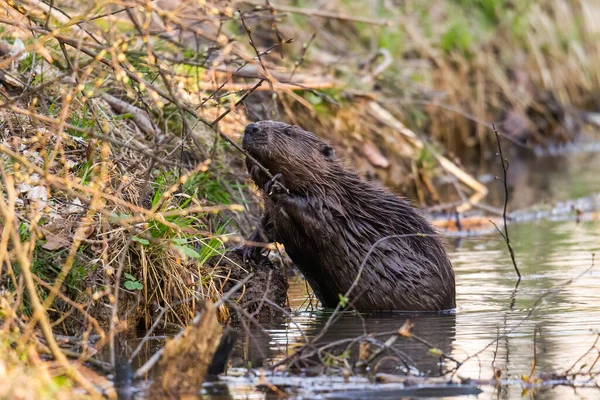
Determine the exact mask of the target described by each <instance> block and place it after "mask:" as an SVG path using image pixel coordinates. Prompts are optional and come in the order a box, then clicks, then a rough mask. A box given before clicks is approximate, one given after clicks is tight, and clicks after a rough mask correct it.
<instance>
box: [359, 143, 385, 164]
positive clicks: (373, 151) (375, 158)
mask: <svg viewBox="0 0 600 400" xmlns="http://www.w3.org/2000/svg"><path fill="white" fill-rule="evenodd" d="M363 154H364V155H365V157H367V160H369V162H370V163H371V164H372V165H373V166H375V167H380V168H388V167H389V166H390V161H389V160H388V159H387V158H385V156H384V155H383V154H381V152H380V151H379V149H377V148H376V147H375V146H373V145H372V144H370V143H365V144H364V145H363Z"/></svg>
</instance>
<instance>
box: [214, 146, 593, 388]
mask: <svg viewBox="0 0 600 400" xmlns="http://www.w3.org/2000/svg"><path fill="white" fill-rule="evenodd" d="M516 165H517V163H513V166H516ZM548 165H553V166H554V169H555V171H554V172H548V171H552V170H549V169H548ZM561 165H562V166H563V167H564V168H563V167H560V166H561ZM515 169H517V167H515ZM599 170H600V157H595V158H592V159H590V158H589V157H588V156H586V155H584V156H581V157H571V158H569V159H566V160H565V159H564V158H560V159H557V160H547V159H545V160H542V161H540V162H538V163H530V164H529V166H528V169H527V171H528V172H527V175H524V176H521V180H516V179H514V180H513V181H512V182H513V183H512V184H511V201H514V203H515V204H517V205H518V206H517V207H513V209H515V208H520V207H521V206H531V205H539V204H540V203H548V202H550V201H565V200H569V199H574V198H577V197H581V196H590V195H592V194H594V193H598V192H600V175H599V174H598V173H597V171H599ZM513 172H516V171H513ZM546 172H547V173H549V174H555V176H556V178H555V179H549V178H548V176H547V173H546ZM536 177H537V178H536ZM569 177H570V178H569ZM536 184H538V186H536ZM490 185H491V183H490ZM521 193H522V194H523V196H524V197H523V198H520V197H519V196H520V194H521ZM535 193H541V196H542V198H541V200H540V201H539V202H534V201H533V200H532V196H533V194H535ZM500 194H501V193H500ZM490 201H492V200H490ZM525 220H526V221H525V222H520V223H515V224H512V225H510V239H511V242H512V244H513V247H514V250H515V253H516V259H517V263H518V266H519V269H520V271H521V273H522V275H523V279H522V281H521V282H520V284H519V285H518V286H516V274H515V271H514V267H513V265H512V262H511V260H510V257H509V253H508V251H507V249H506V245H505V243H504V241H503V240H502V239H501V238H500V237H499V235H498V234H495V233H494V234H491V235H487V236H482V237H470V238H463V239H456V238H449V239H448V248H449V250H450V257H451V259H452V262H453V265H454V269H455V272H456V282H457V306H458V308H457V309H456V312H455V313H452V314H446V315H438V314H422V315H407V314H404V315H402V314H393V315H392V314H389V313H388V314H378V315H358V314H356V313H349V314H345V315H343V316H342V317H341V318H340V319H339V320H338V321H337V322H335V324H333V325H332V326H331V327H330V328H329V329H328V330H327V332H326V333H325V334H324V335H322V337H321V338H320V340H319V341H318V343H319V345H320V346H322V345H325V344H327V343H334V342H340V343H341V342H343V341H344V340H349V339H352V338H357V337H360V336H361V335H364V334H368V333H372V334H375V335H377V334H378V333H385V332H388V333H387V334H383V335H382V336H376V337H377V338H378V339H379V340H381V341H382V342H384V341H385V340H387V339H388V338H389V337H390V336H391V332H394V331H397V330H398V329H399V328H400V327H401V326H402V325H403V324H404V323H405V321H406V320H407V319H410V320H411V322H412V323H413V324H414V327H413V328H412V332H413V333H414V334H415V335H417V336H418V337H419V338H421V339H424V340H426V341H427V342H428V343H430V344H431V345H432V346H434V347H435V348H437V349H439V350H440V351H442V352H444V353H445V354H447V355H448V356H449V357H451V358H452V359H455V360H457V361H460V362H463V361H464V364H462V365H461V366H460V368H459V369H458V370H457V371H455V373H454V375H453V376H454V377H455V378H458V377H461V378H470V379H481V380H487V379H491V378H492V377H493V376H494V372H493V371H494V370H493V367H494V368H495V369H496V371H499V373H500V374H501V378H502V379H504V381H503V385H500V386H497V387H495V386H494V385H490V384H489V383H488V384H485V382H484V383H483V384H479V385H470V386H468V387H467V388H466V389H464V388H460V387H458V388H457V387H453V388H447V387H446V388H444V387H440V385H439V384H438V385H433V387H430V388H429V389H427V390H425V389H423V390H421V391H420V392H419V391H417V392H414V391H413V392H407V391H406V390H405V389H403V386H402V385H401V384H397V383H395V384H394V383H391V384H383V385H382V384H374V383H372V378H373V376H374V374H375V373H376V372H385V373H393V374H397V375H402V374H403V373H404V369H405V367H409V368H410V370H411V371H412V372H413V373H415V374H422V375H425V376H439V375H440V374H446V376H449V375H448V374H447V373H448V371H452V370H453V369H454V368H456V364H455V363H454V362H452V361H449V360H447V361H445V362H443V363H440V358H439V357H438V356H436V355H433V354H432V353H431V352H430V351H429V350H428V347H427V346H425V345H423V344H421V343H418V342H417V341H415V340H410V339H406V338H400V339H398V340H397V341H396V343H395V344H394V348H395V349H396V350H397V353H396V355H397V356H401V357H402V358H403V359H404V361H405V363H404V362H400V361H399V360H398V358H390V357H388V358H386V359H384V360H383V361H381V362H379V363H375V364H373V365H372V368H371V369H370V370H369V371H368V372H367V373H366V374H363V375H356V376H350V377H348V378H347V379H345V378H344V377H343V376H342V375H341V374H339V373H331V372H332V371H331V370H330V371H323V370H322V369H320V368H315V367H314V364H311V363H310V360H309V361H308V363H307V364H306V367H307V368H306V369H305V370H304V371H302V372H300V373H299V372H297V371H288V375H284V374H282V373H279V374H277V375H275V376H272V375H269V374H268V373H267V375H266V376H265V377H264V379H263V380H262V382H263V383H264V382H266V383H268V384H270V385H277V386H278V387H279V388H280V389H278V390H282V391H284V392H285V393H286V394H287V395H289V396H290V397H291V398H346V399H348V398H374V397H375V398H381V399H384V398H385V399H388V398H390V399H391V398H394V399H395V398H433V397H435V398H469V396H471V397H470V398H473V397H472V396H473V394H471V395H469V393H475V392H473V391H472V389H474V388H477V387H479V388H480V389H481V390H482V391H483V392H482V393H481V394H479V395H478V396H477V398H479V399H489V398H494V399H513V398H523V397H524V398H536V399H598V398H600V389H599V388H598V385H600V361H598V362H597V363H596V364H594V362H595V360H597V358H598V357H599V355H600V342H599V343H597V344H596V347H595V349H592V350H591V351H590V348H592V347H593V346H594V341H595V340H596V338H597V336H598V334H600V265H598V266H597V267H596V266H592V264H593V258H594V256H593V255H594V254H598V253H599V250H600V222H599V221H594V220H591V221H585V222H579V223H578V222H576V221H575V218H574V217H573V218H561V219H560V220H550V219H542V220H527V219H525ZM598 258H600V254H598ZM595 263H596V264H600V259H598V260H596V262H595ZM590 267H591V268H590ZM307 297H308V292H307V289H306V285H305V283H304V281H303V280H302V279H301V278H300V277H295V278H293V279H292V282H291V288H290V291H289V300H290V306H291V308H292V315H291V317H290V318H286V319H284V321H281V322H279V323H276V324H271V325H267V327H266V331H267V333H268V335H266V334H264V333H262V332H259V331H258V330H253V331H252V332H251V335H246V337H245V338H242V339H241V340H240V341H239V345H238V348H237V349H236V351H235V354H234V356H233V358H232V360H231V364H232V366H233V367H234V368H232V369H230V372H229V376H227V377H223V378H222V380H221V382H220V383H218V384H207V385H206V388H205V391H206V392H205V393H204V397H205V398H210V399H266V398H279V396H278V395H277V394H273V393H268V392H269V391H268V390H265V389H264V385H263V389H261V390H259V389H257V386H256V384H257V383H259V382H261V378H260V376H258V375H260V372H259V371H260V368H261V367H263V366H264V367H268V366H272V365H274V364H276V363H281V362H283V361H284V360H286V358H287V357H288V356H289V355H291V354H293V353H294V351H296V349H298V347H299V346H300V345H302V344H304V343H305V341H306V340H312V338H314V337H315V335H319V334H320V332H321V331H322V330H323V328H324V326H325V325H326V324H327V321H328V319H329V317H330V316H331V314H330V313H329V312H327V311H324V310H322V309H319V308H318V306H316V305H315V304H314V302H313V304H312V305H310V304H309V302H308V301H307ZM534 332H536V335H535V339H534ZM534 344H535V345H534ZM346 345H347V342H344V343H343V346H342V345H339V346H336V347H333V348H331V349H329V350H330V351H331V352H332V354H337V355H339V354H341V353H342V351H343V350H344V349H345V348H346ZM534 347H535V349H534ZM357 353H358V349H357V346H354V347H352V354H351V356H350V360H354V359H355V358H356V354H357ZM586 354H587V355H586ZM386 355H394V354H393V353H390V352H387V353H386ZM475 355H476V356H475ZM582 357H583V358H582ZM534 360H535V361H536V363H535V369H534V372H533V376H534V377H540V376H541V377H543V381H546V382H547V384H546V385H542V386H541V387H538V388H534V389H527V388H526V386H527V385H526V384H525V383H524V382H523V380H522V376H525V377H528V376H529V375H530V374H531V370H532V363H533V361H534ZM338 361H339V360H338ZM585 364H587V365H586V366H585V367H584V368H583V369H582V371H588V369H590V368H591V369H592V371H595V372H596V374H598V375H597V376H595V385H596V386H593V382H592V383H590V382H587V384H586V385H583V386H586V387H578V388H574V387H569V386H565V385H558V386H557V385H553V384H552V382H553V381H552V380H551V374H553V373H556V372H558V373H562V372H564V371H566V370H569V369H570V368H571V367H574V368H573V369H572V370H571V371H572V372H577V371H579V369H580V368H581V367H582V366H583V365H585ZM284 365H285V363H284ZM249 366H251V367H252V368H253V369H252V371H253V372H252V373H250V375H248V374H247V371H248V370H247V369H246V367H249ZM282 367H283V366H282ZM282 367H280V368H279V369H280V370H281V368H282ZM323 372H325V373H330V375H327V374H323ZM240 374H241V375H243V376H240ZM583 383H584V382H582V381H578V382H577V386H582V384H583ZM267 386H268V385H267ZM351 389H352V390H351ZM465 390H466V391H465ZM469 390H470V391H469ZM374 391H376V392H374ZM280 394H281V393H280ZM456 395H458V396H456Z"/></svg>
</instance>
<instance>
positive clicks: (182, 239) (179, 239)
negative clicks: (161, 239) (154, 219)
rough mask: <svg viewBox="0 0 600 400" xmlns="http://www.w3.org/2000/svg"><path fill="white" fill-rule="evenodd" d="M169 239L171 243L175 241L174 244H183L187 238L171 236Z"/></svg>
mask: <svg viewBox="0 0 600 400" xmlns="http://www.w3.org/2000/svg"><path fill="white" fill-rule="evenodd" d="M171 241H172V242H173V243H175V244H178V245H183V244H186V243H187V239H186V238H173V239H171Z"/></svg>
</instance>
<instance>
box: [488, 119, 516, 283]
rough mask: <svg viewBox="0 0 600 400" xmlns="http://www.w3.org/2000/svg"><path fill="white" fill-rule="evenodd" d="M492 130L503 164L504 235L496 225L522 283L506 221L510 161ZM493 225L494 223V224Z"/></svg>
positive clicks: (494, 129) (497, 136)
mask: <svg viewBox="0 0 600 400" xmlns="http://www.w3.org/2000/svg"><path fill="white" fill-rule="evenodd" d="M492 130H493V131H494V135H496V143H497V144H498V155H499V156H500V161H501V162H502V183H503V184H504V209H503V211H502V219H503V222H504V233H502V232H500V230H499V229H498V227H497V226H496V224H494V226H496V229H498V232H500V234H501V235H502V238H503V239H504V241H505V242H506V247H508V252H509V253H510V259H511V260H512V263H513V266H514V267H515V272H516V273H517V276H518V277H519V278H518V281H521V272H520V271H519V267H518V266H517V261H516V260H515V251H514V250H513V248H512V246H511V244H510V237H509V236H508V224H507V221H506V208H507V206H508V183H507V173H506V172H507V171H508V160H507V159H505V158H504V154H502V145H501V144H500V134H499V133H498V130H497V129H496V126H495V125H492ZM492 223H493V222H492Z"/></svg>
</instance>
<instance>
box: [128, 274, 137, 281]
mask: <svg viewBox="0 0 600 400" xmlns="http://www.w3.org/2000/svg"><path fill="white" fill-rule="evenodd" d="M125 279H127V280H129V281H137V278H136V277H135V276H133V275H131V274H128V273H127V272H125Z"/></svg>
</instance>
